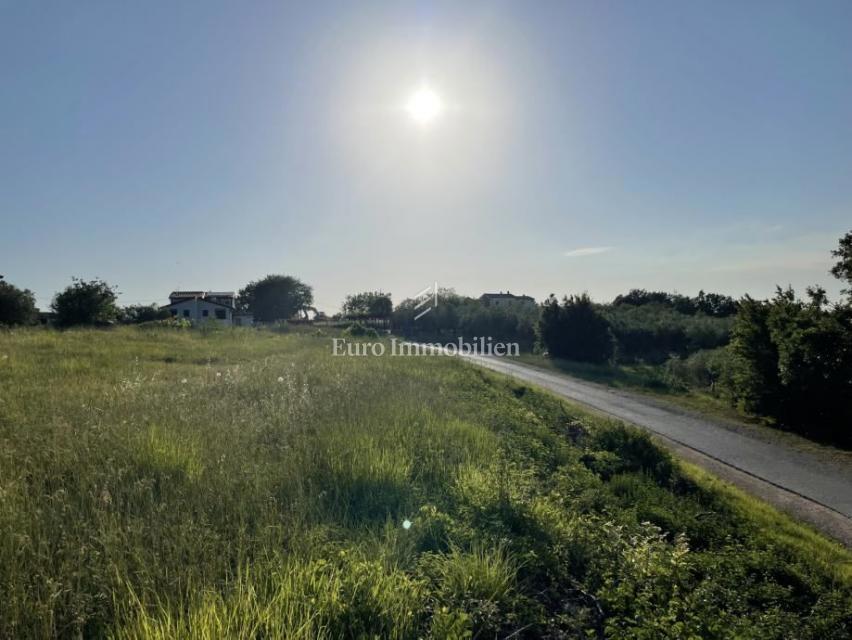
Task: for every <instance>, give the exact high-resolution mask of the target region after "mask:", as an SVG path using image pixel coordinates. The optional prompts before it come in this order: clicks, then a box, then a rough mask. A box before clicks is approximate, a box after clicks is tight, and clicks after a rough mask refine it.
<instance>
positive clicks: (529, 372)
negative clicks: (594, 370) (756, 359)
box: [463, 356, 852, 546]
mask: <svg viewBox="0 0 852 640" xmlns="http://www.w3.org/2000/svg"><path fill="white" fill-rule="evenodd" d="M463 357H464V358H465V359H466V360H468V361H470V362H474V363H476V364H478V365H480V366H484V367H487V368H489V369H492V370H494V371H498V372H500V373H503V374H507V375H510V376H513V377H515V378H518V379H520V380H524V381H526V382H529V383H532V384H535V385H538V386H540V387H544V388H545V389H548V390H550V391H551V392H554V393H556V394H558V395H560V396H562V397H564V398H567V399H569V400H573V401H576V402H579V403H582V404H584V405H587V406H589V407H591V408H593V409H596V410H598V411H601V412H604V413H607V414H609V415H611V416H613V417H615V418H618V419H620V420H623V421H625V422H629V423H632V424H635V425H638V426H640V427H642V428H644V429H646V430H648V431H650V432H652V433H653V434H654V435H657V436H660V437H661V439H662V440H663V441H664V443H666V444H668V445H669V446H670V448H672V449H674V450H675V453H676V454H677V455H680V456H681V457H685V458H687V459H688V460H690V461H691V462H694V463H697V464H699V465H700V466H702V467H704V468H707V469H708V470H710V471H711V472H713V473H715V474H716V475H719V476H721V477H722V478H723V479H724V480H727V481H729V482H732V483H733V484H736V485H738V486H740V487H741V488H743V489H745V490H746V491H748V492H750V493H752V494H755V495H757V496H758V497H761V498H763V499H765V500H767V501H769V502H771V503H773V504H775V505H776V506H778V507H780V508H782V509H783V510H786V511H788V512H792V513H793V515H796V516H798V517H800V518H802V519H804V520H806V521H808V522H810V523H811V524H813V525H814V526H816V527H817V528H819V529H821V530H822V531H823V532H825V533H827V534H829V535H831V536H833V537H835V538H837V539H838V540H840V541H841V542H844V543H845V544H846V545H847V546H852V472H850V470H849V469H846V468H843V467H841V466H839V465H834V464H828V463H827V461H826V460H823V459H821V458H820V457H818V456H817V455H815V454H812V453H809V452H806V451H800V450H798V449H795V448H792V447H790V446H787V445H785V444H784V443H782V442H777V441H772V440H771V439H765V440H764V439H761V438H758V437H756V436H755V435H752V434H749V433H748V432H744V431H742V430H735V429H733V428H731V426H730V425H725V424H724V423H722V422H720V421H715V420H713V419H712V418H709V417H706V416H702V415H700V414H697V413H693V412H689V411H685V410H681V409H679V408H675V407H671V406H667V405H664V404H663V403H660V402H656V401H655V400H653V399H651V398H648V397H647V396H643V395H641V394H638V393H629V392H626V391H621V390H616V389H612V388H609V387H606V386H603V385H599V384H595V383H591V382H586V381H583V380H578V379H576V378H572V377H569V376H567V375H563V374H560V373H551V372H547V371H544V370H541V369H538V368H536V367H532V366H529V365H523V364H519V363H517V362H513V361H511V360H509V359H507V358H496V357H486V356H463Z"/></svg>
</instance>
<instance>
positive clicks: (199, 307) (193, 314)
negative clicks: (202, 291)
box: [169, 298, 234, 326]
mask: <svg viewBox="0 0 852 640" xmlns="http://www.w3.org/2000/svg"><path fill="white" fill-rule="evenodd" d="M169 311H170V312H171V314H172V315H173V316H175V317H177V318H186V319H187V320H189V321H190V322H192V323H193V324H199V323H203V322H208V321H211V320H212V321H214V322H218V323H219V324H221V325H225V326H231V324H232V323H233V320H234V310H233V309H231V308H229V307H223V306H222V305H218V304H210V303H209V302H206V301H204V300H202V299H200V298H196V299H194V300H184V301H183V302H178V303H176V304H173V305H172V306H170V307H169ZM205 311H206V312H207V315H204V312H205ZM217 311H219V313H220V314H224V316H225V317H224V318H219V317H217V316H216V312H217Z"/></svg>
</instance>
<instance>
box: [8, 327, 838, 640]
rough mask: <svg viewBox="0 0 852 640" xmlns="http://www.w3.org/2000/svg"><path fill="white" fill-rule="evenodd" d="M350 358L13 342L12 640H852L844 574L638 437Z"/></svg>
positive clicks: (532, 394)
mask: <svg viewBox="0 0 852 640" xmlns="http://www.w3.org/2000/svg"><path fill="white" fill-rule="evenodd" d="M330 351H331V349H330V340H329V338H328V337H327V336H317V335H311V334H306V333H300V334H277V333H271V332H255V331H251V330H243V331H236V330H235V331H212V332H201V331H186V330H170V329H162V328H149V329H116V330H111V331H84V330H80V331H68V332H64V333H59V332H52V331H39V330H29V331H15V332H5V333H0V637H4V638H5V637H9V638H25V637H34V638H41V637H69V638H74V637H114V638H162V639H166V638H169V639H171V638H190V637H192V638H210V639H211V640H212V639H214V638H265V639H268V638H295V639H299V638H304V639H308V638H311V639H313V638H360V637H391V638H424V637H433V638H494V637H505V638H508V637H512V638H521V637H534V638H542V637H543V638H589V637H591V638H598V637H609V638H648V639H656V638H672V639H675V638H677V639H681V638H732V637H737V638H760V639H766V638H814V639H816V638H844V637H849V634H850V633H852V591H850V585H852V565H850V555H849V554H848V553H847V552H846V551H844V550H843V549H841V548H839V547H838V546H837V545H834V544H832V543H830V542H828V541H826V540H824V539H822V538H820V537H819V536H817V535H815V534H813V533H812V532H810V531H809V530H807V529H805V528H803V527H801V526H799V525H796V524H795V523H793V522H791V521H790V520H789V519H787V518H786V517H784V516H781V515H779V514H778V513H776V512H774V511H772V510H771V509H768V508H767V507H765V506H763V505H760V504H758V503H755V502H754V501H751V500H749V499H747V498H745V497H744V496H742V495H738V494H736V493H735V492H732V491H730V490H729V489H726V488H725V487H723V486H719V485H718V483H716V482H714V481H713V480H712V478H708V477H706V476H704V475H702V474H701V473H700V472H697V471H696V470H694V469H689V468H685V467H681V466H680V465H678V464H675V463H673V461H672V460H671V459H670V458H669V457H668V456H667V455H666V454H665V453H663V452H661V451H660V450H659V449H657V448H656V447H655V446H653V445H652V444H651V443H650V441H649V440H648V439H647V438H646V437H645V436H643V435H641V434H639V433H638V432H636V431H633V430H630V429H625V428H623V427H621V426H619V425H616V424H613V423H609V422H606V421H603V420H601V419H599V418H593V417H591V416H589V415H587V414H585V413H584V412H582V411H581V410H579V409H577V408H576V407H572V406H571V405H567V404H565V403H563V402H560V401H558V400H557V399H555V398H553V397H552V396H549V395H547V394H544V393H540V392H537V391H534V390H532V389H530V388H528V387H524V386H520V385H518V384H517V383H514V382H511V381H508V380H504V379H501V378H498V377H496V376H493V375H491V374H488V373H486V372H484V371H482V370H480V369H477V368H475V367H472V366H470V365H468V364H466V363H464V362H461V361H459V360H458V359H450V358H442V357H435V358H399V357H397V358H393V357H382V358H374V357H367V358H333V357H331V355H330Z"/></svg>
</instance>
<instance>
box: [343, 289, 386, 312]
mask: <svg viewBox="0 0 852 640" xmlns="http://www.w3.org/2000/svg"><path fill="white" fill-rule="evenodd" d="M392 313H393V302H392V301H391V295H390V294H389V293H384V292H382V291H364V292H362V293H355V294H352V295H349V296H346V300H345V301H344V302H343V315H344V316H346V317H348V318H389V317H390V316H391V314H392Z"/></svg>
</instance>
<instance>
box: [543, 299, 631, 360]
mask: <svg viewBox="0 0 852 640" xmlns="http://www.w3.org/2000/svg"><path fill="white" fill-rule="evenodd" d="M539 336H540V339H541V342H542V343H543V345H544V346H545V347H547V350H548V352H549V353H550V355H551V356H554V357H557V358H566V359H569V360H578V361H580V362H607V361H608V360H610V359H611V358H612V356H613V352H614V346H615V341H614V339H613V335H612V331H611V330H610V326H609V322H608V321H607V319H606V318H604V317H603V316H602V315H601V314H600V313H599V312H598V310H597V309H596V308H595V306H594V304H593V303H592V300H591V298H589V296H588V294H585V293H583V294H581V295H579V296H573V295H572V296H570V297H567V296H566V297H564V298H563V299H562V304H561V305H560V304H559V302H558V300H557V299H556V297H555V296H554V295H553V294H551V295H550V297H549V298H548V299H547V300H545V301H544V302H543V303H542V309H541V318H540V319H539Z"/></svg>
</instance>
